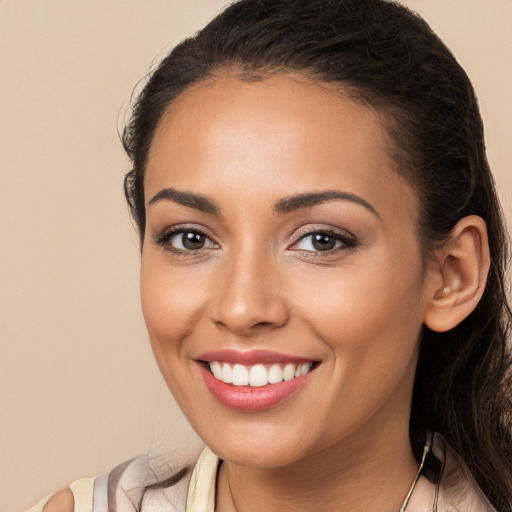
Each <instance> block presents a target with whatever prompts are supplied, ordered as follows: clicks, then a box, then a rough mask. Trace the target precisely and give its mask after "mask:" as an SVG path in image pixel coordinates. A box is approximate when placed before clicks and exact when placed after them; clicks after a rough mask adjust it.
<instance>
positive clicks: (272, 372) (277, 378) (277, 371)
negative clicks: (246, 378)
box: [268, 364, 283, 384]
mask: <svg viewBox="0 0 512 512" xmlns="http://www.w3.org/2000/svg"><path fill="white" fill-rule="evenodd" d="M282 381H283V370H282V369H281V367H280V366H279V365H278V364H273V365H272V366H271V367H270V368H269V370H268V382H269V384H279V383H280V382H282Z"/></svg>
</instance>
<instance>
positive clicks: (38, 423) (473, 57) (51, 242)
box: [0, 0, 512, 512]
mask: <svg viewBox="0 0 512 512" xmlns="http://www.w3.org/2000/svg"><path fill="white" fill-rule="evenodd" d="M226 3H227V2H226V1H225V0H187V1H185V0H101V1H100V0H60V1H59V0H0V84H1V85H0V91H1V94H0V155H1V158H0V162H1V163H0V165H1V170H0V198H1V199H0V244H1V246H0V247H1V250H0V414H1V422H0V511H1V512H7V511H15V510H23V509H24V508H25V507H27V506H28V505H30V504H33V503H34V502H35V501H37V500H38V499H39V498H41V497H42V496H43V495H45V494H47V493H48V492H50V491H52V490H56V489H57V488H59V487H61V486H63V485H65V484H67V483H69V482H70V481H72V480H73V479H75V478H78V477H82V476H88V475H93V474H97V473H101V472H103V471H105V470H107V469H108V468H109V467H111V466H112V465H114V464H116V463H118V462H120V461H122V460H124V459H126V458H128V457H131V456H133V455H135V454H137V453H140V452H145V451H147V450H149V449H150V447H151V446H152V447H153V448H154V449H159V448H161V447H162V446H165V444H166V442H167V441H166V440H167V439H173V440H174V439H179V440H183V442H185V441H186V439H188V437H187V436H188V434H183V436H185V437H180V436H182V434H180V432H182V431H183V430H184V429H186V427H185V426H184V425H185V424H184V422H183V420H182V419H180V418H179V416H178V413H177V411H176V407H175V406H174V404H173V402H172V399H171V398H170V396H169V395H168V393H167V391H166V389H165V388H164V385H163V384H162V382H161V379H160V376H159V374H158V371H157V369H156V365H155V364H154V363H153V360H152V356H151V353H150V350H149V346H148V343H147V337H146V334H145V329H144V325H143V320H142V317H141V314H140V312H139V303H138V269H137V267H138V253H137V251H138V249H137V239H136V235H135V233H134V231H133V229H132V228H131V226H130V223H129V220H128V216H127V213H126V207H125V205H124V202H123V196H122V191H121V184H122V176H123V173H124V172H125V171H126V170H127V168H128V162H127V160H126V158H125V156H124V154H123V152H122V149H121V145H120V143H119V140H118V135H117V130H118V127H120V126H122V124H123V120H124V119H125V117H126V113H127V111H128V107H129V99H130V94H131V90H132V88H133V86H134V85H135V84H136V83H137V81H138V80H139V79H140V78H142V77H143V76H144V75H145V73H146V72H147V70H148V68H149V65H150V63H151V62H152V61H154V59H155V58H158V56H159V55H160V56H161V55H162V52H163V51H164V49H165V48H166V47H169V45H171V44H174V43H176V42H178V41H179V40H180V39H181V38H182V37H183V36H185V35H187V34H190V33H191V32H192V31H194V30H195V29H196V28H198V27H199V26H201V25H202V24H203V23H204V22H205V21H206V20H207V19H209V18H210V17H211V16H212V14H213V13H214V12H216V11H218V10H219V9H220V8H221V7H222V6H223V5H225V4H226ZM407 4H408V5H410V6H412V7H413V8H415V9H417V10H418V11H419V12H420V13H422V14H423V15H424V16H425V17H426V18H427V20H429V21H430V22H431V24H432V26H433V27H434V29H435V30H436V31H437V32H438V33H439V34H440V35H441V36H442V37H443V38H444V39H445V41H446V42H447V44H448V46H450V47H451V48H452V49H453V51H454V53H455V54H456V55H457V56H458V58H459V60H460V61H461V63H462V64H463V65H464V66H465V67H466V69H467V71H468V73H469V75H470V76H471V77H472V79H473V81H474V84H475V86H476V89H477V92H478V95H479V98H480V102H481V106H482V110H483V113H484V118H485V124H486V130H487V140H488V147H489V155H490V160H491V164H492V165H493V168H494V170H495V174H496V178H497V181H498V183H499V187H500V190H501V194H502V197H503V199H504V202H505V205H506V209H507V211H508V216H509V217H510V212H511V211H512V176H511V173H510V171H509V165H510V162H512V144H511V143H510V133H511V130H510V126H511V121H512V101H511V100H510V91H511V90H512V67H511V66H510V63H511V62H512V33H511V32H510V28H509V27H510V24H511V22H512V0H490V1H484V0H410V1H408V2H407ZM180 442H181V441H180Z"/></svg>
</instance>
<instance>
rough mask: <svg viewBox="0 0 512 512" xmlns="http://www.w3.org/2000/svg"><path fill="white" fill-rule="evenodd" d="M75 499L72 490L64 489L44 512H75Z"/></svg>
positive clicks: (48, 504) (49, 503)
mask: <svg viewBox="0 0 512 512" xmlns="http://www.w3.org/2000/svg"><path fill="white" fill-rule="evenodd" d="M74 509H75V498H74V496H73V493H72V492H71V489H62V491H59V492H58V493H56V494H54V495H53V496H52V497H51V498H50V500H49V501H48V502H47V503H46V505H45V507H44V512H73V511H74Z"/></svg>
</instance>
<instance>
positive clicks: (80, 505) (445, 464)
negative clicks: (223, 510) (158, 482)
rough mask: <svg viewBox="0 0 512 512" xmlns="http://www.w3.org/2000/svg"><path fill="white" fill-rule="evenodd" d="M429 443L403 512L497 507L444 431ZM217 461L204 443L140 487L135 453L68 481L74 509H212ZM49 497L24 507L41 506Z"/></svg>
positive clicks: (143, 467)
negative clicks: (168, 480) (170, 476)
mask: <svg viewBox="0 0 512 512" xmlns="http://www.w3.org/2000/svg"><path fill="white" fill-rule="evenodd" d="M429 448H430V449H429V451H428V453H427V455H426V457H425V463H424V466H423V468H422V470H421V473H420V475H419V478H418V480H417V482H416V484H415V485H414V487H413V489H412V493H411V495H410V498H409V501H408V503H407V507H406V508H405V510H406V512H496V510H495V509H494V507H492V506H491V504H490V503H489V501H488V500H487V498H486V497H485V496H484V494H483V493H482V491H481V490H480V488H479V487H478V485H477V483H476V482H475V480H474V478H473V477H472V475H471V474H470V473H469V470H468V469H467V467H466V465H465V464H464V462H463V461H462V459H461V458H460V457H459V456H458V455H457V454H456V453H455V452H454V451H453V450H452V449H451V448H450V446H449V445H448V444H447V442H446V441H445V439H444V438H443V437H442V436H440V435H439V434H434V436H433V441H432V445H431V447H429ZM219 463H220V459H219V458H218V457H217V456H216V455H215V454H214V453H213V452H212V451H211V450H210V449H209V448H208V447H206V448H204V450H203V451H202V453H201V455H200V456H199V458H198V459H197V461H196V463H195V466H194V470H193V472H192V473H190V472H188V473H187V474H186V475H185V476H184V477H183V478H182V479H181V480H179V481H178V482H177V483H175V484H174V485H171V486H170V487H167V488H163V489H153V490H147V491H146V492H145V493H143V492H142V488H143V487H144V485H148V483H150V482H148V476H149V475H152V474H153V473H152V471H151V470H150V468H149V466H148V462H147V460H146V459H145V458H143V457H138V458H136V459H133V460H131V461H127V462H125V463H124V464H121V465H120V466H117V467H116V468H114V469H113V470H112V471H110V472H109V473H106V474H105V475H102V476H100V477H97V478H86V479H83V480H77V481H76V482H74V483H73V484H71V486H70V489H71V491H72V492H73V495H74V497H75V512H136V510H137V507H138V506H139V503H140V502H141V500H142V507H141V511H142V512H215V489H216V481H217V470H218V466H219ZM180 469H181V468H178V469H177V471H179V470H180ZM50 498H51V496H48V497H46V498H45V499H43V500H42V501H41V502H40V503H38V504H37V505H36V506H35V507H33V508H31V509H30V510H29V511H28V512H43V509H44V507H45V505H46V504H47V503H48V501H49V499H50Z"/></svg>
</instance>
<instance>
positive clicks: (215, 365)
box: [210, 361, 222, 380]
mask: <svg viewBox="0 0 512 512" xmlns="http://www.w3.org/2000/svg"><path fill="white" fill-rule="evenodd" d="M210 370H211V371H212V373H213V375H215V378H216V379H218V380H222V365H221V364H220V363H219V362H218V361H212V362H211V363H210Z"/></svg>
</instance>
